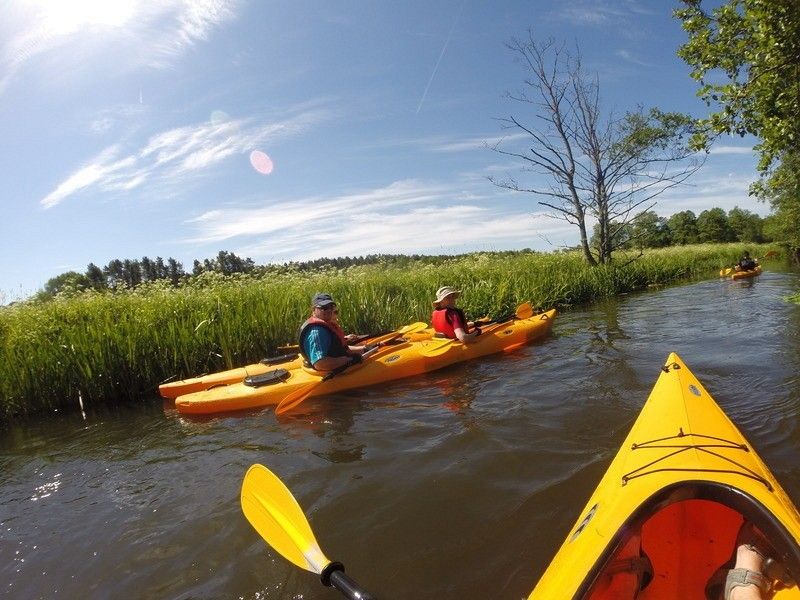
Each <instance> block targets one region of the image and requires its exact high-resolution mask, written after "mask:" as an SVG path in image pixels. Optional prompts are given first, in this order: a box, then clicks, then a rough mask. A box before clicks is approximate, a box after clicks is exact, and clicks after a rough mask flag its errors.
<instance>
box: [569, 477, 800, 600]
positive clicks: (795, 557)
mask: <svg viewBox="0 0 800 600" xmlns="http://www.w3.org/2000/svg"><path fill="white" fill-rule="evenodd" d="M690 500H707V501H710V502H713V503H716V504H719V505H722V506H723V507H726V508H728V509H730V510H733V511H735V512H736V513H738V514H739V515H741V517H742V518H744V519H746V520H748V521H751V522H752V523H753V524H754V525H755V526H756V527H758V529H760V530H761V531H762V532H763V533H764V535H765V536H766V538H767V539H768V540H769V541H770V543H771V544H772V545H773V547H774V549H775V551H776V553H777V556H774V557H773V558H774V559H775V560H777V561H779V562H781V563H782V564H783V565H784V566H785V568H786V570H787V571H788V572H789V573H790V574H791V576H792V578H793V579H794V581H796V582H798V581H800V546H798V544H797V541H796V540H795V539H794V537H793V536H792V535H791V533H789V531H788V530H787V528H786V527H785V526H784V525H783V523H781V521H780V520H779V519H778V518H777V517H776V516H775V515H774V514H773V513H772V512H771V511H770V510H768V509H767V508H766V507H765V506H764V505H763V504H762V503H761V502H759V501H758V500H757V499H756V498H754V497H753V496H751V495H749V494H747V493H745V492H743V491H742V490H740V489H738V488H735V487H733V486H730V485H726V484H723V483H718V482H710V481H680V482H676V483H673V484H671V485H669V486H666V487H664V488H663V489H661V490H659V491H658V492H656V493H655V494H653V495H652V496H650V497H649V498H648V499H647V500H645V501H644V502H642V503H641V504H640V505H639V507H638V508H637V509H636V510H635V511H634V512H633V513H632V514H631V515H630V516H629V517H628V519H626V520H625V522H624V523H623V524H622V525H621V526H620V527H619V528H618V529H617V533H616V534H615V535H614V536H613V537H612V538H611V540H610V542H609V543H608V544H607V545H606V548H605V549H604V550H603V552H602V553H601V554H600V555H599V557H598V559H597V560H596V561H595V563H594V566H593V567H592V568H591V570H590V571H589V573H588V574H587V575H586V577H584V579H583V582H582V583H581V585H580V586H579V587H578V589H577V591H576V592H575V594H574V595H573V596H572V598H573V600H581V599H583V598H588V597H589V593H590V592H591V591H592V589H593V587H594V585H595V583H596V582H597V580H598V579H599V578H600V577H601V576H602V575H603V573H604V572H605V571H606V568H607V567H608V566H609V565H610V563H611V561H612V559H613V558H614V556H615V555H616V554H617V552H618V551H619V550H621V549H622V548H623V546H624V545H625V544H626V543H627V542H628V540H629V539H630V537H631V536H632V535H633V534H634V533H635V532H641V531H642V527H643V525H644V524H645V523H646V522H647V521H648V520H650V519H651V518H652V517H654V516H655V515H656V514H658V513H659V512H661V511H662V510H664V509H666V508H667V507H670V506H672V505H675V504H679V503H682V502H687V501H690ZM601 508H602V507H599V506H593V507H592V509H591V510H593V511H597V510H600V509H601ZM584 520H585V519H582V521H584ZM579 527H580V526H579ZM576 533H578V532H576ZM575 537H576V535H574V534H573V535H572V536H571V538H570V540H571V541H572V540H574V538H575ZM733 550H734V547H733V545H732V546H731V548H730V551H731V553H733Z"/></svg>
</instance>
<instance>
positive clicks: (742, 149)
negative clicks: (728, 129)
mask: <svg viewBox="0 0 800 600" xmlns="http://www.w3.org/2000/svg"><path fill="white" fill-rule="evenodd" d="M709 154H748V155H750V156H755V152H754V151H753V148H752V147H750V146H711V149H710V150H709Z"/></svg>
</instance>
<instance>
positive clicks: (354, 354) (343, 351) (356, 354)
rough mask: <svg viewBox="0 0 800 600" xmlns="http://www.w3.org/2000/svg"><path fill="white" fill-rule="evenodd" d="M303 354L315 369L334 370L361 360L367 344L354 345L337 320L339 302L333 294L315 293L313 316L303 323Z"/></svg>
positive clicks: (300, 335)
mask: <svg viewBox="0 0 800 600" xmlns="http://www.w3.org/2000/svg"><path fill="white" fill-rule="evenodd" d="M298 337H299V342H298V345H299V346H300V354H302V355H303V358H304V360H305V363H306V365H307V366H311V367H313V368H314V369H315V370H316V371H333V370H334V369H336V368H338V367H341V366H344V365H346V364H355V363H357V362H361V355H362V354H363V353H364V350H365V346H351V345H350V344H349V341H348V336H346V335H345V334H344V330H343V329H342V328H341V326H340V325H339V322H338V310H337V306H336V302H334V301H333V298H331V295H330V294H326V293H322V292H321V293H319V294H315V295H314V298H313V299H312V301H311V316H310V317H309V318H308V319H306V321H305V323H303V324H302V325H301V326H300V332H299V334H298Z"/></svg>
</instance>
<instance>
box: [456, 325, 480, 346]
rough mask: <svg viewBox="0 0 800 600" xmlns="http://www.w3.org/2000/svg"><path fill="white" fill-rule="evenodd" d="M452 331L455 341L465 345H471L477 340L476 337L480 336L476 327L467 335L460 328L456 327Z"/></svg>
mask: <svg viewBox="0 0 800 600" xmlns="http://www.w3.org/2000/svg"><path fill="white" fill-rule="evenodd" d="M453 331H455V334H456V339H458V341H459V342H463V343H465V344H471V343H473V342H474V341H476V340H477V338H478V336H479V335H480V334H481V330H480V328H478V327H476V328H475V329H474V330H473V331H472V332H471V333H467V332H466V331H464V330H463V329H462V328H461V327H456V328H455V329H454V330H453Z"/></svg>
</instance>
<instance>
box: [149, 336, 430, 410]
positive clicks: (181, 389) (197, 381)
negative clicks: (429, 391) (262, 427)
mask: <svg viewBox="0 0 800 600" xmlns="http://www.w3.org/2000/svg"><path fill="white" fill-rule="evenodd" d="M433 334H434V331H433V329H431V328H430V327H428V328H426V329H422V330H421V331H416V332H413V333H408V334H404V335H403V338H404V339H407V340H409V341H418V340H427V339H430V338H431V337H433ZM363 343H369V340H367V341H366V342H363ZM286 356H287V360H286V362H280V363H274V364H264V363H263V362H260V363H254V364H252V365H247V366H244V367H236V368H234V369H228V370H226V371H219V372H218V373H210V374H208V375H200V376H198V377H190V378H187V379H181V380H179V381H171V382H169V383H162V384H161V385H160V386H158V393H159V394H161V397H162V398H168V399H172V400H174V399H175V398H177V397H178V396H183V395H185V394H193V393H194V392H201V391H203V390H208V389H211V388H214V387H218V386H222V385H230V384H232V383H240V382H241V381H244V378H245V377H253V376H256V375H263V374H265V373H268V372H269V371H272V370H274V369H286V370H287V371H292V370H294V369H299V368H300V367H302V366H303V357H302V356H301V355H299V354H296V355H294V356H293V357H291V358H289V355H286ZM265 362H266V363H269V362H270V359H266V361H265Z"/></svg>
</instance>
